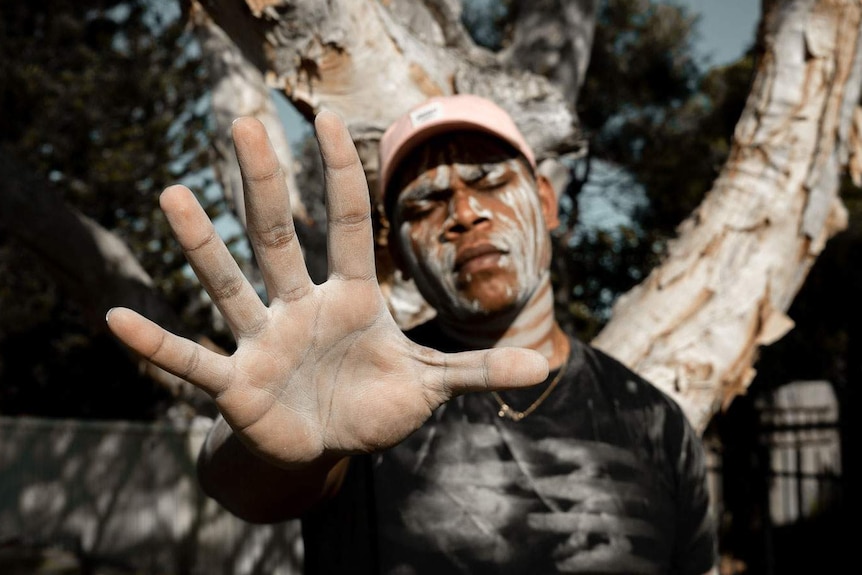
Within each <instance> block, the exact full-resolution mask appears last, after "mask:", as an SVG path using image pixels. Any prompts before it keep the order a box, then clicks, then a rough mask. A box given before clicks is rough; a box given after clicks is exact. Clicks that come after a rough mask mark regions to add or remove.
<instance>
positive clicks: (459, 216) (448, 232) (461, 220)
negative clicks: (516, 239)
mask: <svg viewBox="0 0 862 575" xmlns="http://www.w3.org/2000/svg"><path fill="white" fill-rule="evenodd" d="M475 202H476V198H475V196H474V195H473V194H470V193H469V191H467V190H464V189H457V190H455V191H454V192H453V193H452V197H451V198H449V214H448V216H447V218H446V222H445V223H444V229H443V234H444V236H445V237H446V238H447V239H453V238H454V237H456V236H458V235H460V234H463V233H465V232H467V231H469V230H471V229H473V228H474V227H476V226H478V225H481V224H482V223H484V222H487V221H489V219H488V216H487V215H485V214H484V213H483V211H480V210H479V209H478V206H477V205H476V204H475Z"/></svg>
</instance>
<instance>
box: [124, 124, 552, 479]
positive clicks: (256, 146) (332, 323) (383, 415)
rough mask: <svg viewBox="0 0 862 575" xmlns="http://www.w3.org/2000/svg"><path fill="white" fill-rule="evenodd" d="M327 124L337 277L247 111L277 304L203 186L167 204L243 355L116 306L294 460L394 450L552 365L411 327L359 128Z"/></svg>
mask: <svg viewBox="0 0 862 575" xmlns="http://www.w3.org/2000/svg"><path fill="white" fill-rule="evenodd" d="M315 129H316V133H317V138H318V141H319V144H320V150H321V155H322V159H323V165H324V170H325V178H326V205H327V217H328V232H327V233H328V236H327V249H328V254H329V278H328V280H327V281H326V282H325V283H323V284H320V285H316V284H314V283H313V282H312V281H311V279H310V277H309V275H308V272H307V270H306V267H305V262H304V260H303V256H302V252H301V249H300V246H299V243H298V241H297V239H296V234H295V231H294V227H293V221H292V218H291V215H290V214H291V211H290V205H289V201H288V193H287V189H286V186H285V183H284V182H285V179H284V176H283V174H282V173H281V170H280V167H279V162H278V160H277V158H276V156H275V153H274V152H273V150H272V147H271V145H270V143H269V140H268V138H267V136H266V132H265V130H264V128H263V125H262V124H261V123H260V122H258V121H257V120H255V119H252V118H241V119H239V120H237V121H236V122H235V123H234V127H233V137H234V142H235V144H236V150H237V157H238V159H239V164H240V169H241V171H242V174H243V181H244V185H245V202H246V214H247V221H248V234H249V239H250V242H251V244H252V246H253V249H254V252H255V255H256V257H257V261H258V263H259V265H260V268H261V272H262V275H263V278H264V282H265V285H266V290H267V295H268V300H269V302H268V304H265V303H264V302H262V301H261V299H260V298H259V297H258V295H257V293H256V292H255V290H254V288H253V287H252V286H251V284H250V283H249V282H248V281H247V279H246V278H245V277H244V276H243V275H242V272H241V271H240V269H239V267H238V266H237V264H236V262H235V261H234V259H233V257H232V256H231V255H230V253H229V251H228V249H227V247H226V246H225V244H224V242H223V241H222V240H221V239H220V238H219V236H218V234H217V233H216V231H215V229H214V227H213V225H212V223H211V222H210V220H209V219H208V218H207V216H206V214H205V213H204V211H203V209H202V208H201V207H200V205H199V204H198V202H197V201H196V199H195V198H194V196H193V194H192V193H191V192H190V191H189V190H188V189H187V188H185V187H183V186H172V187H169V188H167V189H166V190H165V191H164V193H163V194H162V196H161V200H160V202H161V207H162V209H163V210H164V212H165V214H166V215H167V217H168V221H169V222H170V225H171V228H172V230H173V231H174V234H175V236H176V238H177V240H178V241H179V243H180V245H181V246H182V248H183V251H184V253H185V255H186V257H187V258H188V260H189V262H190V263H191V266H192V268H193V269H194V271H195V273H196V274H197V276H198V278H199V279H200V281H201V283H202V284H203V286H204V287H205V288H206V290H207V292H208V293H209V295H210V297H211V298H212V300H213V302H215V304H216V305H217V306H218V308H219V310H221V312H222V314H223V315H224V317H225V319H226V320H227V322H228V324H229V326H230V328H231V331H232V333H233V335H234V337H235V338H236V343H237V348H236V351H235V352H234V353H233V355H230V356H224V355H221V354H218V353H215V352H213V351H210V350H207V349H206V348H204V347H202V346H200V345H198V344H196V343H194V342H192V341H190V340H187V339H184V338H181V337H178V336H176V335H174V334H171V333H170V332H167V331H166V330H164V329H162V328H161V327H159V326H158V325H156V324H154V323H152V322H151V321H149V320H147V319H146V318H144V317H142V316H141V315H139V314H137V313H136V312H133V311H131V310H129V309H125V308H115V309H113V310H111V312H109V314H108V324H109V326H110V328H111V330H112V331H113V333H114V334H115V335H116V336H117V337H118V338H119V339H120V340H121V341H123V342H124V343H125V344H126V345H128V346H129V347H130V348H132V349H133V350H135V351H136V352H137V353H139V354H141V355H142V356H143V357H146V358H147V359H149V360H150V361H152V362H153V363H155V364H156V365H158V366H159V367H162V368H163V369H165V370H167V371H169V372H171V373H174V374H176V375H177V376H179V377H182V378H184V379H186V380H188V381H189V382H191V383H193V384H194V385H196V386H198V387H200V388H201V389H203V390H204V391H206V392H207V393H209V394H210V395H211V396H212V397H213V398H214V399H215V401H216V403H217V405H218V408H219V411H220V412H221V413H222V415H223V417H224V419H225V420H226V421H227V422H228V424H229V425H230V426H231V428H232V429H233V431H234V433H235V434H236V436H237V437H238V438H239V439H240V440H241V441H242V442H243V443H244V444H245V445H246V446H247V447H249V448H250V449H251V450H252V452H254V453H256V454H257V455H259V456H261V457H263V458H265V459H267V460H269V461H272V462H274V463H276V464H280V465H284V466H289V465H293V464H296V463H303V462H309V461H312V460H315V459H317V458H319V457H320V456H322V455H324V454H351V453H361V452H371V451H377V450H380V449H384V448H386V447H390V446H392V445H395V444H396V443H398V442H400V441H401V440H403V439H404V438H405V437H406V436H407V435H409V434H410V433H411V432H413V431H414V430H415V429H417V428H418V427H419V426H420V425H422V423H423V422H424V421H425V420H426V419H428V417H429V416H430V415H431V413H432V412H433V411H434V409H436V408H437V407H438V406H439V405H440V404H442V403H443V402H445V401H447V400H448V399H450V398H451V397H453V396H455V395H458V394H460V393H465V392H469V391H480V390H482V391H484V390H490V389H504V388H511V387H519V386H525V385H531V384H534V383H537V382H539V381H542V380H543V379H544V378H545V377H546V376H547V371H548V365H547V361H546V360H545V359H544V357H542V356H541V355H540V354H538V353H536V352H533V351H528V350H522V349H514V348H506V349H504V348H499V349H493V350H486V351H476V352H465V353H457V354H443V353H441V352H438V351H435V350H432V349H429V348H427V347H422V346H419V345H416V344H414V343H413V342H411V341H410V340H409V339H408V338H407V337H406V336H404V334H403V333H402V332H401V330H400V329H399V328H398V326H397V324H396V323H395V321H394V320H393V318H392V316H391V315H390V314H389V311H388V308H387V306H386V303H385V301H384V299H383V296H382V294H381V292H380V288H379V286H378V283H377V276H376V272H375V266H374V255H373V235H372V225H371V218H370V205H369V195H368V188H367V184H366V181H365V175H364V172H363V170H362V166H361V164H360V162H359V158H358V155H357V154H356V149H355V148H354V146H353V143H352V141H351V139H350V135H349V133H348V131H347V129H346V128H345V126H344V125H343V123H342V122H341V120H340V119H339V118H338V117H337V116H336V115H335V114H332V113H329V112H322V113H321V114H319V115H318V116H317V118H316V120H315Z"/></svg>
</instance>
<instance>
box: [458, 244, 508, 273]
mask: <svg viewBox="0 0 862 575" xmlns="http://www.w3.org/2000/svg"><path fill="white" fill-rule="evenodd" d="M505 253H506V252H505V251H503V250H500V249H499V248H497V247H495V246H493V245H491V244H481V245H478V246H471V247H469V248H465V249H463V250H461V251H459V252H458V255H457V257H456V258H455V273H458V274H463V273H474V272H477V271H479V270H482V269H485V268H487V267H491V266H495V265H497V262H498V261H499V259H500V256H502V255H504V254H505Z"/></svg>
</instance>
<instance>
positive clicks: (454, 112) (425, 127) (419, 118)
mask: <svg viewBox="0 0 862 575" xmlns="http://www.w3.org/2000/svg"><path fill="white" fill-rule="evenodd" d="M455 130H476V131H479V132H485V133H487V134H490V135H492V136H496V137H498V138H500V139H502V140H504V141H505V142H508V143H509V144H510V145H512V146H513V147H514V148H515V149H516V150H517V151H518V152H520V153H521V154H523V155H524V157H525V158H526V159H527V161H528V162H529V163H530V165H531V166H532V167H533V169H535V168H536V158H535V156H534V155H533V151H532V150H531V149H530V146H529V145H527V142H526V140H524V136H523V135H522V134H521V132H520V130H518V127H517V126H516V125H515V122H514V121H513V120H512V117H511V116H509V114H508V113H507V112H506V111H505V110H503V109H502V108H501V107H500V106H498V105H497V104H495V103H494V102H492V101H490V100H488V99H485V98H481V97H479V96H474V95H472V94H455V95H453V96H438V97H434V98H430V99H428V100H426V101H425V102H423V103H422V104H420V105H418V106H416V107H414V108H413V109H411V110H410V111H409V112H407V113H406V114H404V115H403V116H401V117H400V118H398V119H397V120H395V122H393V123H392V125H391V126H389V128H387V130H386V132H384V133H383V137H382V138H380V144H379V147H378V172H377V173H378V186H379V187H378V189H379V190H380V198H381V199H384V201H385V195H386V188H387V186H388V185H389V180H390V178H391V177H392V175H393V174H394V172H395V169H396V168H397V167H398V164H399V163H400V162H401V160H403V159H404V157H405V156H406V155H407V154H408V153H409V152H410V151H411V150H413V149H414V148H416V147H417V146H418V145H419V144H421V143H422V142H425V141H426V140H428V139H429V138H431V137H432V136H436V135H438V134H442V133H444V132H451V131H455Z"/></svg>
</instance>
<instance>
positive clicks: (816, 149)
mask: <svg viewBox="0 0 862 575" xmlns="http://www.w3.org/2000/svg"><path fill="white" fill-rule="evenodd" d="M766 9H767V12H766V13H765V17H764V19H763V25H762V31H763V34H764V36H763V46H764V50H763V54H762V57H761V59H760V63H759V68H758V71H757V76H756V80H755V82H754V85H753V88H752V91H751V94H750V96H749V99H748V101H747V104H746V107H745V110H744V112H743V114H742V116H741V118H740V120H739V123H738V125H737V127H736V130H735V133H734V136H733V143H732V149H731V153H730V157H729V159H728V161H727V163H726V165H725V166H724V168H723V170H722V171H721V173H720V175H719V177H718V178H717V180H716V181H715V183H714V185H713V188H712V190H711V191H710V192H709V194H708V195H707V197H706V199H705V200H704V202H703V203H702V205H701V206H699V207H698V208H697V210H696V211H695V212H694V213H693V214H692V215H691V216H690V217H689V218H688V219H686V220H685V221H684V222H683V223H682V225H681V226H680V228H679V234H678V238H677V239H676V240H675V241H674V242H673V244H672V245H671V247H670V250H669V254H668V256H667V258H666V260H665V261H664V263H663V264H662V265H660V266H659V267H658V268H656V269H655V270H653V272H652V273H651V274H650V275H649V277H648V278H647V279H646V280H645V281H644V282H642V283H641V284H640V285H639V286H637V287H636V288H635V289H633V290H631V292H629V293H628V294H626V295H625V296H624V297H621V298H620V299H619V301H618V302H617V303H616V305H615V307H614V310H613V321H611V322H610V324H608V325H607V326H606V328H605V329H604V330H603V331H602V332H601V333H600V334H599V335H598V336H597V337H596V339H595V340H594V342H593V343H594V344H595V345H596V346H597V347H599V348H601V349H604V350H606V351H607V352H609V353H611V354H613V355H614V356H615V357H617V358H619V359H620V360H621V361H623V362H624V363H626V364H628V365H630V366H631V367H633V368H634V369H635V370H636V371H637V372H639V373H640V374H642V375H644V376H645V377H647V378H648V379H650V380H651V381H652V382H654V383H655V384H657V385H658V386H660V387H661V388H663V389H664V390H666V391H668V392H669V393H671V394H672V395H673V396H674V398H675V399H677V401H678V402H679V403H680V404H681V405H682V406H683V408H684V409H685V411H686V413H687V414H688V416H689V418H690V419H691V420H692V422H693V423H694V424H695V426H696V428H697V429H698V430H700V431H702V430H703V429H704V428H705V427H706V425H707V423H708V421H709V419H710V418H711V416H712V415H713V414H714V413H715V412H716V411H717V410H719V409H721V408H723V407H726V406H727V405H728V404H729V403H730V402H731V401H732V400H733V398H734V397H736V396H737V395H738V394H741V393H744V392H745V391H746V388H747V387H748V385H749V384H750V383H751V381H752V379H753V377H754V375H755V369H754V364H755V363H756V360H757V353H758V349H759V348H760V347H761V346H764V345H769V344H770V343H772V342H774V341H776V340H777V339H778V338H780V337H781V336H782V335H784V334H785V333H786V332H787V331H788V330H789V329H791V328H792V326H793V322H792V320H791V319H790V318H788V317H787V315H786V312H787V310H788V308H789V307H790V304H791V302H792V301H793V298H794V297H795V296H796V294H797V292H798V291H799V289H800V287H801V286H802V283H803V282H804V280H805V278H806V276H807V274H808V272H809V270H810V268H811V265H812V264H813V263H814V261H815V259H816V258H817V256H818V255H819V254H820V252H821V251H822V250H823V247H824V245H825V243H826V241H827V240H828V239H829V238H830V237H832V236H833V235H834V234H835V233H836V232H838V231H840V230H842V229H844V228H845V227H846V224H847V221H846V220H847V214H846V210H845V208H844V206H843V204H842V203H841V200H840V198H839V197H838V189H839V184H840V178H841V176H842V174H843V173H845V169H847V168H848V167H851V168H852V171H853V174H854V178H855V180H856V182H857V183H858V182H859V164H858V163H859V160H860V157H862V156H860V148H859V139H858V138H859V131H858V130H859V127H860V112H859V109H858V107H857V103H858V101H859V90H860V85H862V53H860V22H862V3H860V2H859V1H851V0H845V1H841V0H784V1H775V2H769V3H767V5H766ZM851 164H852V166H851Z"/></svg>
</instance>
